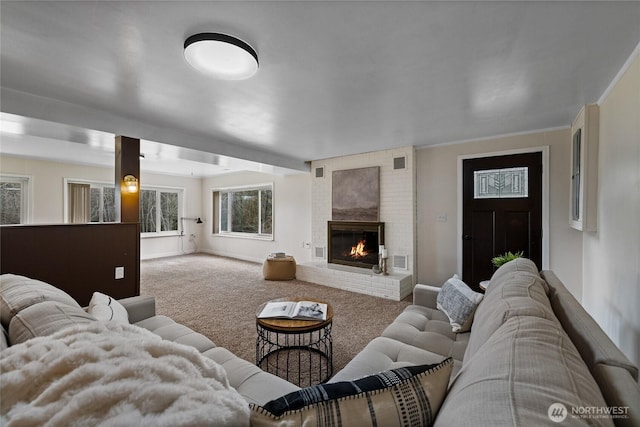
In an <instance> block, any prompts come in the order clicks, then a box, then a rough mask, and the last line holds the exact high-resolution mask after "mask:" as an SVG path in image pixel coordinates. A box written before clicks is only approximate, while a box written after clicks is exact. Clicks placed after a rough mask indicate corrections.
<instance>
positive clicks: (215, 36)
mask: <svg viewBox="0 0 640 427" xmlns="http://www.w3.org/2000/svg"><path fill="white" fill-rule="evenodd" d="M184 57H185V59H186V60H187V62H188V63H189V65H191V66H192V67H193V68H195V69H196V70H198V71H201V72H203V73H206V74H209V75H213V76H215V77H217V78H220V79H225V80H242V79H247V78H249V77H251V76H253V75H254V74H255V73H256V71H258V54H257V53H256V51H255V50H254V49H253V48H252V47H251V46H249V45H248V44H247V43H245V42H243V41H242V40H240V39H237V38H235V37H233V36H229V35H227V34H220V33H199V34H194V35H192V36H191V37H189V38H188V39H187V40H185V42H184Z"/></svg>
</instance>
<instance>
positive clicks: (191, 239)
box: [189, 234, 196, 242]
mask: <svg viewBox="0 0 640 427" xmlns="http://www.w3.org/2000/svg"><path fill="white" fill-rule="evenodd" d="M195 239H196V235H195V234H189V241H190V242H193V241H194V240H195Z"/></svg>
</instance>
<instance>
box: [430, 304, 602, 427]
mask: <svg viewBox="0 0 640 427" xmlns="http://www.w3.org/2000/svg"><path fill="white" fill-rule="evenodd" d="M554 403H562V404H563V405H565V406H566V408H567V409H568V411H569V412H571V408H572V407H576V408H579V407H596V408H604V407H606V403H605V401H604V399H603V397H602V394H601V393H600V390H599V389H598V385H597V384H596V382H595V380H594V379H593V377H592V376H591V375H590V373H589V370H588V369H587V366H586V365H585V363H584V361H583V360H582V358H581V357H580V354H579V353H578V351H577V350H576V348H575V346H574V345H573V343H572V342H571V340H570V339H569V337H568V336H567V334H566V333H565V332H564V331H563V330H562V328H561V327H560V326H559V325H558V323H557V322H555V321H552V320H549V319H542V318H539V317H534V316H514V317H511V318H509V319H508V320H507V321H506V322H505V323H504V324H503V325H502V326H500V328H498V330H497V331H495V332H494V334H493V335H491V337H489V339H488V340H487V342H486V343H485V344H484V345H483V346H482V347H481V348H480V349H479V350H478V351H477V352H476V353H475V354H474V355H473V357H472V358H471V359H470V360H468V359H465V361H464V364H463V367H462V369H461V370H460V372H459V374H458V376H457V377H456V378H455V379H454V380H453V383H452V385H451V387H450V389H449V393H448V395H447V399H446V400H445V402H444V403H443V405H442V408H441V409H440V413H439V414H438V418H437V419H436V423H435V425H436V426H443V427H448V426H453V425H462V424H464V423H461V420H473V424H474V425H486V426H507V425H509V426H511V425H513V426H539V425H551V424H553V423H551V422H550V418H549V416H548V411H549V408H550V407H551V405H553V404H554ZM570 421H571V419H570V420H569V421H568V422H570ZM588 421H589V422H590V423H592V424H591V425H611V420H607V419H604V420H603V419H590V420H588Z"/></svg>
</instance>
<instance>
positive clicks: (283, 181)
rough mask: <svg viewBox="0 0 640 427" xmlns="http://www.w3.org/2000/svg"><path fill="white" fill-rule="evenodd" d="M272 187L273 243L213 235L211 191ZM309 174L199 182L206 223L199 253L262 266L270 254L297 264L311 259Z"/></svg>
mask: <svg viewBox="0 0 640 427" xmlns="http://www.w3.org/2000/svg"><path fill="white" fill-rule="evenodd" d="M265 183H273V186H274V187H273V221H274V223H273V240H263V239H252V238H246V237H238V236H229V235H219V234H213V232H212V231H213V224H212V223H211V219H212V218H213V196H212V194H213V191H215V190H218V189H222V188H229V187H241V186H246V185H254V184H265ZM310 185H311V184H310V175H309V174H308V173H296V174H292V175H285V176H279V175H270V174H265V173H258V172H242V173H230V174H226V175H220V176H216V177H212V178H207V179H204V180H203V182H202V193H201V197H202V212H203V216H204V217H206V218H203V219H205V221H206V222H205V224H203V225H204V228H203V229H204V230H206V231H205V233H204V239H203V241H202V247H201V248H200V249H201V251H202V252H207V253H212V254H216V255H222V256H228V257H233V258H239V259H245V260H249V261H255V262H262V261H264V259H265V258H266V257H267V256H268V255H269V254H270V253H272V252H286V253H287V254H290V255H293V256H294V258H295V259H296V261H298V262H305V261H308V260H309V259H310V254H311V249H309V248H304V247H303V242H311V226H310V224H311V187H310Z"/></svg>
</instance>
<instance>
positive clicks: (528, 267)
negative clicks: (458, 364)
mask: <svg viewBox="0 0 640 427" xmlns="http://www.w3.org/2000/svg"><path fill="white" fill-rule="evenodd" d="M548 289H549V288H548V285H547V283H546V282H545V281H544V280H543V279H542V278H541V277H540V274H539V273H538V271H537V270H536V266H535V264H534V263H533V262H532V261H531V260H529V259H526V258H518V259H515V260H513V261H510V262H508V263H506V264H504V265H503V266H502V267H500V268H499V269H498V270H497V271H496V273H495V274H494V275H493V277H492V278H491V285H490V286H489V287H488V288H487V291H486V293H485V296H484V299H483V300H482V302H481V303H480V305H479V306H478V308H477V310H476V313H475V318H474V322H473V330H472V332H471V336H470V337H469V344H468V346H467V349H466V353H465V359H467V358H468V357H470V356H471V355H473V354H474V353H475V352H476V351H478V348H480V346H482V345H483V344H484V343H485V342H486V341H487V340H488V339H489V337H491V335H492V334H493V333H494V332H495V331H496V330H497V329H498V328H499V327H500V326H501V325H502V324H503V323H504V322H506V321H507V320H508V319H510V318H511V317H514V316H535V317H540V318H543V319H549V320H552V321H555V322H557V323H558V321H557V319H556V317H555V314H554V313H553V309H552V308H551V303H550V302H549V298H548V296H547V292H548ZM558 325H559V323H558Z"/></svg>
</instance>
